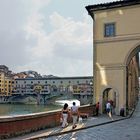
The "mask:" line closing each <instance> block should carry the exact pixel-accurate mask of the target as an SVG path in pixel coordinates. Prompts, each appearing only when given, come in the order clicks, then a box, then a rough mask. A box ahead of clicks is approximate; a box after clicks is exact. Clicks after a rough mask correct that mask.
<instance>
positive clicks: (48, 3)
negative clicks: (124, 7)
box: [0, 0, 112, 77]
mask: <svg viewBox="0 0 140 140" xmlns="http://www.w3.org/2000/svg"><path fill="white" fill-rule="evenodd" d="M109 1H112V0H0V49H1V50H0V64H2V65H6V66H8V67H9V69H10V70H12V71H13V72H21V71H26V70H34V71H37V72H38V73H40V74H41V75H44V74H45V75H49V74H52V75H55V76H62V77H64V76H92V75H93V72H92V66H93V64H92V63H93V62H92V58H93V46H92V19H91V17H90V16H89V15H88V13H87V11H86V9H85V6H87V5H93V4H97V3H104V2H109Z"/></svg>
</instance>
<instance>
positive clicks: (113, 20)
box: [86, 0, 140, 114]
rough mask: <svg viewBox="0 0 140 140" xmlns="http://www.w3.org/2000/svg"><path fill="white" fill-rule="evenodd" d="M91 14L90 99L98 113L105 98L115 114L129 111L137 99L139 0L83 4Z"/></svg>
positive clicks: (102, 108) (102, 110) (139, 44)
mask: <svg viewBox="0 0 140 140" xmlns="http://www.w3.org/2000/svg"><path fill="white" fill-rule="evenodd" d="M86 9H87V11H88V13H89V15H90V16H91V17H92V18H93V46H94V59H93V62H94V64H93V65H94V70H93V71H94V74H93V75H94V103H95V102H98V101H99V102H100V104H101V105H100V109H101V110H100V111H101V113H103V112H104V110H105V104H106V102H107V101H108V100H112V101H113V103H114V105H113V106H114V110H115V114H119V113H120V110H121V109H122V108H123V109H124V110H125V114H126V113H129V111H131V110H132V109H133V108H134V107H135V105H136V102H137V99H138V92H139V91H138V89H139V84H138V83H139V82H138V79H139V51H140V18H139V13H140V1H138V0H125V1H116V2H111V3H104V4H98V5H89V6H86Z"/></svg>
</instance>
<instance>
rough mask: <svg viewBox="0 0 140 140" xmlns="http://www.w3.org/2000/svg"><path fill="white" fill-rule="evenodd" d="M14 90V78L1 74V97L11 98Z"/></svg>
mask: <svg viewBox="0 0 140 140" xmlns="http://www.w3.org/2000/svg"><path fill="white" fill-rule="evenodd" d="M12 90H13V78H11V77H9V76H6V74H5V73H4V72H0V96H10V95H12Z"/></svg>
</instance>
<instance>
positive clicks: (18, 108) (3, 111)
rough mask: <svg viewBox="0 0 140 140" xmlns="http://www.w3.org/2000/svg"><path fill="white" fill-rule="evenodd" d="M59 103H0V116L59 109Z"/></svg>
mask: <svg viewBox="0 0 140 140" xmlns="http://www.w3.org/2000/svg"><path fill="white" fill-rule="evenodd" d="M60 108H62V106H60V105H26V104H0V116H15V115H23V114H29V113H37V112H44V111H51V110H55V109H60Z"/></svg>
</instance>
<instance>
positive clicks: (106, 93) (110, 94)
mask: <svg viewBox="0 0 140 140" xmlns="http://www.w3.org/2000/svg"><path fill="white" fill-rule="evenodd" d="M101 97H102V106H101V109H102V112H103V113H106V103H107V101H110V103H111V104H112V107H113V110H112V113H113V114H118V113H119V97H118V92H117V90H115V89H113V88H111V87H107V88H106V89H104V90H103V92H102V96H101Z"/></svg>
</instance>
